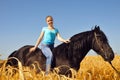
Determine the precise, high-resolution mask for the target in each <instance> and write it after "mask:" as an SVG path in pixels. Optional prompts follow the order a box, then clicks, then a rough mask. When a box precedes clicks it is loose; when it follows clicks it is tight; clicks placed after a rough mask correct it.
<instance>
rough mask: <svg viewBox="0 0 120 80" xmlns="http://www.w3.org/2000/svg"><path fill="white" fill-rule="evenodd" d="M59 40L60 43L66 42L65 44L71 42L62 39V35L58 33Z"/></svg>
mask: <svg viewBox="0 0 120 80" xmlns="http://www.w3.org/2000/svg"><path fill="white" fill-rule="evenodd" d="M57 38H58V40H59V41H61V42H64V43H69V42H70V40H69V39H67V40H65V39H63V38H62V37H61V35H60V33H57Z"/></svg>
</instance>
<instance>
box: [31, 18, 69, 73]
mask: <svg viewBox="0 0 120 80" xmlns="http://www.w3.org/2000/svg"><path fill="white" fill-rule="evenodd" d="M46 23H47V24H48V26H47V27H43V29H42V31H41V33H40V36H39V38H38V40H37V42H36V45H35V46H34V47H32V48H31V49H30V52H34V51H35V50H36V48H37V47H38V45H39V44H40V43H41V50H42V52H43V54H44V55H45V56H46V59H47V60H46V72H45V73H46V74H48V73H49V71H50V68H51V61H52V58H53V54H52V51H51V49H52V48H54V41H55V38H56V36H57V38H58V40H60V41H61V42H64V43H69V42H70V40H65V39H63V38H62V37H61V36H60V33H59V31H58V29H56V28H55V27H54V25H53V18H52V16H47V17H46ZM41 41H42V42H41Z"/></svg>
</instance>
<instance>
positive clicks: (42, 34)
mask: <svg viewBox="0 0 120 80" xmlns="http://www.w3.org/2000/svg"><path fill="white" fill-rule="evenodd" d="M43 36H44V32H41V33H40V36H39V38H38V40H37V42H36V44H35V46H34V47H32V48H31V49H30V52H34V51H35V50H36V48H37V47H38V45H39V44H40V42H41V40H42V38H43Z"/></svg>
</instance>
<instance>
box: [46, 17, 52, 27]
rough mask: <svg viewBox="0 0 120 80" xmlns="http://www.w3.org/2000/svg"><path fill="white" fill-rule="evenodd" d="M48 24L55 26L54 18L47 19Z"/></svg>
mask: <svg viewBox="0 0 120 80" xmlns="http://www.w3.org/2000/svg"><path fill="white" fill-rule="evenodd" d="M46 22H47V24H48V25H53V18H52V17H48V18H47V19H46Z"/></svg>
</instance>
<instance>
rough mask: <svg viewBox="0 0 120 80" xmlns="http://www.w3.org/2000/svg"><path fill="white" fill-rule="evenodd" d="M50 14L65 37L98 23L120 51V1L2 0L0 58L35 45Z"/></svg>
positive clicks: (119, 51)
mask: <svg viewBox="0 0 120 80" xmlns="http://www.w3.org/2000/svg"><path fill="white" fill-rule="evenodd" d="M48 15H51V16H53V18H54V26H55V27H56V28H58V30H59V32H60V34H61V36H62V37H63V38H64V39H69V38H70V37H71V36H73V35H75V34H77V33H80V32H83V31H88V30H91V29H92V28H94V26H95V25H99V26H100V29H101V30H102V31H103V32H104V33H105V34H106V36H107V38H108V40H109V44H110V46H111V47H112V49H113V51H114V52H115V53H117V54H120V31H119V30H120V0H0V54H1V55H2V56H0V59H6V58H7V57H8V55H10V54H11V53H12V52H13V51H14V50H17V49H19V48H20V47H22V46H25V45H35V43H36V40H37V39H38V37H39V34H40V32H41V29H42V27H45V26H47V24H46V22H45V18H46V16H48ZM59 44H61V42H60V41H58V40H56V41H55V45H56V46H57V45H59ZM89 54H93V55H94V51H93V53H92V52H89Z"/></svg>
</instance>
